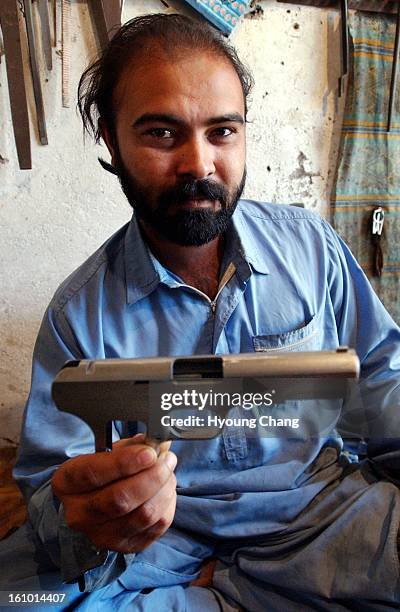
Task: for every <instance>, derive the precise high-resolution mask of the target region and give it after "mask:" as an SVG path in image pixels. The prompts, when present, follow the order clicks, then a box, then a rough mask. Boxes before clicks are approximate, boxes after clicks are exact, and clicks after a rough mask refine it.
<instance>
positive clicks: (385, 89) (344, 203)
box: [331, 12, 400, 323]
mask: <svg viewBox="0 0 400 612" xmlns="http://www.w3.org/2000/svg"><path fill="white" fill-rule="evenodd" d="M395 30H396V22H395V17H394V16H389V15H378V14H373V13H365V12H356V13H354V14H352V15H350V33H351V39H352V45H351V56H352V62H351V64H352V66H351V74H350V77H349V83H348V90H347V98H346V105H345V113H344V120H343V129H342V140H341V152H340V157H339V166H338V171H337V179H336V185H335V188H334V192H333V195H332V202H331V212H332V223H333V225H334V227H335V228H336V230H337V231H338V232H339V234H340V235H341V236H342V237H343V238H344V240H345V241H346V242H347V244H348V245H349V246H350V248H351V250H352V251H353V253H354V255H355V256H356V257H357V259H358V261H359V263H360V265H361V266H362V268H363V269H364V271H365V272H366V274H367V275H368V277H369V278H370V280H371V283H372V285H373V287H374V289H375V291H376V292H377V293H378V295H379V297H380V299H381V300H382V302H383V303H384V304H385V306H386V308H387V309H388V310H389V312H390V313H391V315H392V316H393V318H394V319H395V320H396V321H397V322H398V323H400V91H399V88H398V90H397V99H396V103H395V109H394V113H393V117H392V130H391V132H390V133H387V132H386V126H387V115H388V104H389V90H390V79H391V71H392V63H393V48H394V39H395ZM399 82H400V79H399ZM378 207H382V208H383V210H384V213H385V220H384V225H383V233H382V237H381V239H380V245H381V248H382V252H383V268H382V274H381V276H380V277H379V276H377V275H376V272H375V264H374V261H375V253H376V251H375V249H376V245H375V244H374V242H373V239H372V234H371V228H372V223H371V221H372V214H373V211H374V210H375V209H376V208H378Z"/></svg>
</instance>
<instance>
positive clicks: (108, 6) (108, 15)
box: [88, 0, 121, 49]
mask: <svg viewBox="0 0 400 612" xmlns="http://www.w3.org/2000/svg"><path fill="white" fill-rule="evenodd" d="M88 4H89V6H90V10H91V13H92V17H93V21H94V24H95V28H96V32H97V37H98V40H99V45H100V48H101V49H104V47H105V46H106V45H107V44H108V42H109V41H110V39H111V38H112V36H113V34H114V32H115V30H116V29H118V28H119V27H120V26H121V2H120V0H104V1H103V0H88Z"/></svg>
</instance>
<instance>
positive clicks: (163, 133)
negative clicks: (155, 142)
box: [146, 128, 173, 140]
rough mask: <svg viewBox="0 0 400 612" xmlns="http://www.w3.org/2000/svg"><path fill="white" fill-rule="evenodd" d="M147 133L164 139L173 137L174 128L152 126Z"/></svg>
mask: <svg viewBox="0 0 400 612" xmlns="http://www.w3.org/2000/svg"><path fill="white" fill-rule="evenodd" d="M146 134H147V135H149V136H153V137H154V138H160V139H163V140H166V139H168V138H172V137H173V133H172V130H168V129H167V128H152V129H151V130H148V131H147V132H146Z"/></svg>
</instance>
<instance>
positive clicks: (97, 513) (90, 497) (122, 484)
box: [64, 453, 176, 531]
mask: <svg viewBox="0 0 400 612" xmlns="http://www.w3.org/2000/svg"><path fill="white" fill-rule="evenodd" d="M175 465H176V456H175V455H174V454H173V453H166V454H163V455H160V457H159V458H158V460H157V462H156V463H155V464H154V465H153V466H152V467H150V468H149V469H147V470H144V471H143V472H139V473H137V474H135V475H134V476H131V477H130V478H125V479H122V480H119V481H116V482H113V483H111V484H109V485H107V486H105V487H103V488H102V489H100V490H98V491H95V492H91V493H86V494H79V495H74V496H72V495H71V496H66V497H65V498H64V511H65V518H66V521H67V523H68V524H69V525H70V527H72V528H73V529H75V530H76V531H85V529H86V528H87V526H88V525H97V526H102V525H104V524H105V523H106V522H108V521H110V520H113V519H118V518H119V517H123V516H125V515H128V514H130V513H131V512H133V511H134V510H136V508H139V506H142V505H143V504H144V510H143V512H146V511H147V514H150V513H151V508H152V507H153V506H152V504H153V502H152V501H151V500H152V498H154V497H155V496H156V495H157V494H158V493H159V492H160V491H161V490H162V489H163V487H164V486H165V485H166V484H167V483H168V481H169V486H170V488H171V489H172V490H175V487H176V480H175V475H174V474H173V469H174V468H175ZM171 478H172V480H171ZM146 503H147V505H146ZM153 505H154V504H153ZM153 522H155V521H153ZM150 524H151V523H147V524H145V525H144V526H150Z"/></svg>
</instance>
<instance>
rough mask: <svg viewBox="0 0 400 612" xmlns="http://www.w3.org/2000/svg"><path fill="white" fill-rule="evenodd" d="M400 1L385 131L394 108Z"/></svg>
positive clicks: (390, 120)
mask: <svg viewBox="0 0 400 612" xmlns="http://www.w3.org/2000/svg"><path fill="white" fill-rule="evenodd" d="M399 41H400V2H399V3H398V7H397V21H396V37H395V43H394V51H393V66H392V77H391V80H390V94H389V110H388V122H387V131H388V132H390V130H391V127H392V115H393V110H394V103H395V99H396V85H397V65H398V61H399V47H400V42H399Z"/></svg>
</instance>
